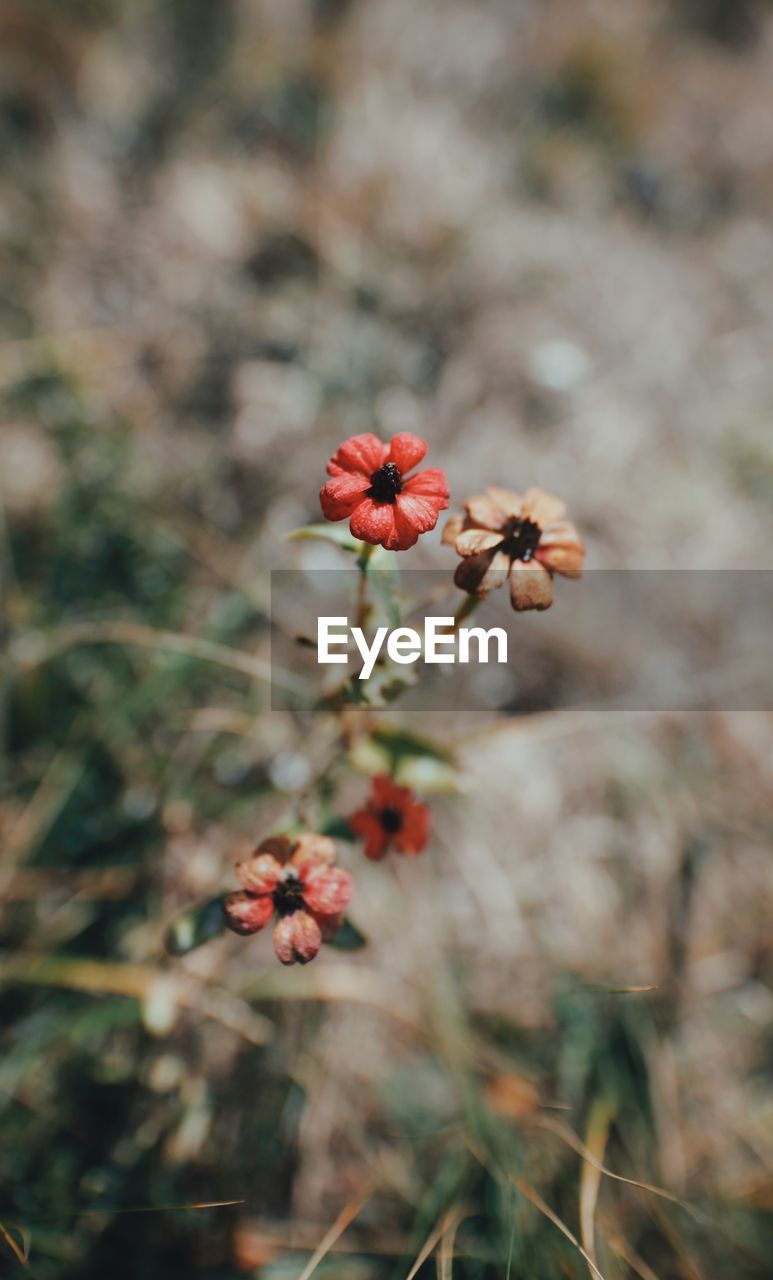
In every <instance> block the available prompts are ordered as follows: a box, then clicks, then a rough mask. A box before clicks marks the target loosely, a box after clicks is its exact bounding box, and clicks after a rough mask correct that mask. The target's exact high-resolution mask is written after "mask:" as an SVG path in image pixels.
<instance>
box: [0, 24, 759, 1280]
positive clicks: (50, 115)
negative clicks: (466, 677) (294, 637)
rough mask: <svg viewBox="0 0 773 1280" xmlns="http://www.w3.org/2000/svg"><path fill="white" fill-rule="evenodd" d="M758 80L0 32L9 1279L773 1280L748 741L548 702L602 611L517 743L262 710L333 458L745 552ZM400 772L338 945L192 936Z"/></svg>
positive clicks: (468, 30) (550, 666)
mask: <svg viewBox="0 0 773 1280" xmlns="http://www.w3.org/2000/svg"><path fill="white" fill-rule="evenodd" d="M772 76H773V11H772V10H771V6H770V5H769V4H768V3H767V2H766V0H673V2H672V3H659V2H658V0H628V3H626V4H620V3H619V2H616V0H477V2H476V3H474V4H473V3H470V2H469V0H467V2H465V0H422V2H421V3H418V4H417V3H416V0H411V2H409V0H217V3H208V2H207V0H131V3H130V2H129V0H101V2H99V3H98V2H97V0H68V3H67V4H65V5H63V4H61V3H54V0H4V3H3V6H2V10H1V11H0V255H1V262H2V270H1V271H0V338H1V339H2V341H1V342H0V384H1V385H2V397H3V413H2V421H1V422H0V499H1V501H2V519H1V520H0V583H1V584H2V599H3V609H2V619H1V622H0V627H1V628H2V635H3V659H2V667H1V668H0V711H1V723H2V742H1V744H0V745H1V747H2V755H1V756H0V851H1V852H0V1274H2V1275H6V1274H7V1275H9V1276H12V1275H16V1274H19V1275H22V1274H24V1271H25V1270H27V1271H28V1272H29V1274H30V1275H32V1276H34V1277H39V1278H40V1280H54V1278H59V1277H62V1278H63V1280H65V1278H66V1280H69V1278H70V1277H72V1278H73V1280H97V1277H99V1278H100V1280H101V1278H103V1277H105V1276H110V1277H117V1278H119V1280H120V1278H122V1277H127V1278H128V1277H132V1278H134V1277H142V1280H154V1277H161V1276H163V1277H164V1278H165V1280H177V1278H178V1277H180V1280H182V1277H187V1276H190V1275H197V1276H198V1275H200V1276H202V1277H207V1280H225V1278H227V1277H236V1276H242V1275H246V1276H255V1277H259V1278H260V1280H291V1278H293V1280H294V1278H297V1277H301V1276H302V1277H304V1280H306V1278H307V1277H308V1276H310V1275H312V1274H316V1275H319V1276H320V1277H328V1278H332V1280H400V1278H402V1280H406V1278H407V1277H408V1276H414V1275H418V1276H420V1277H421V1278H425V1277H434V1276H437V1277H438V1280H501V1278H504V1280H509V1278H511V1277H512V1280H516V1278H519V1280H559V1278H560V1277H582V1276H587V1275H593V1276H598V1275H601V1276H603V1277H604V1278H605V1280H627V1278H628V1277H634V1276H638V1277H641V1278H642V1280H653V1277H656V1278H657V1280H725V1278H727V1280H731V1278H732V1280H737V1278H739V1277H748V1278H749V1280H762V1278H763V1277H765V1276H769V1275H770V1259H771V1257H772V1256H773V1227H772V1226H771V1208H773V1188H772V1187H771V1182H770V1178H769V1176H768V1175H767V1174H766V1170H767V1171H769V1169H770V1164H771V1155H772V1154H773V1055H772V1053H771V1050H772V1049H773V1033H772V1031H771V1008H772V1007H773V995H772V994H771V990H770V979H771V969H772V967H773V957H772V954H771V952H772V948H773V942H772V939H773V933H772V931H771V919H772V917H771V909H770V908H771V883H772V881H771V875H770V843H771V831H772V829H773V816H772V812H771V803H770V798H771V787H772V784H773V722H772V721H771V716H770V715H769V714H766V713H762V712H757V713H755V712H745V713H729V712H727V713H723V714H718V713H717V714H712V715H710V716H709V715H685V714H681V715H680V714H669V715H656V714H654V713H652V714H648V713H646V712H638V713H623V712H613V711H608V712H593V713H590V712H587V713H583V712H580V711H571V712H569V711H563V710H561V709H560V707H561V703H562V701H563V700H564V698H565V696H566V692H567V690H571V688H572V681H573V680H574V679H576V678H577V679H579V678H580V676H579V675H578V674H577V673H578V672H579V673H580V674H581V668H582V664H583V662H585V661H587V660H588V655H587V654H585V655H583V654H577V653H574V652H573V648H572V631H571V608H570V605H571V596H572V594H573V593H574V592H577V591H580V590H582V585H581V584H580V585H578V586H575V585H569V586H566V585H565V587H564V590H563V592H562V593H561V595H560V603H563V604H564V605H565V607H566V616H567V628H566V631H565V633H564V635H563V637H562V639H561V641H560V642H558V641H557V642H556V643H555V644H553V645H552V646H551V647H550V648H549V650H548V651H547V652H546V654H545V659H544V661H545V668H544V674H543V676H542V677H541V683H540V689H539V696H538V697H537V698H536V699H535V700H534V703H533V705H530V703H529V700H528V698H526V699H525V700H524V703H523V705H522V707H521V710H522V711H524V712H531V714H524V715H522V716H520V717H510V718H503V719H491V720H490V721H486V720H485V718H482V717H467V716H464V715H461V714H460V715H458V716H456V717H454V718H452V719H451V720H450V721H446V722H444V723H443V725H442V726H438V725H436V724H434V723H433V720H432V717H424V718H422V717H419V716H418V715H413V716H410V717H407V718H405V719H404V720H403V721H401V720H400V717H399V713H397V712H395V711H390V712H389V713H384V714H380V713H370V714H367V713H366V714H365V715H364V716H360V717H359V718H357V719H356V721H355V720H352V721H346V722H345V723H344V725H343V730H344V732H343V734H342V732H341V729H342V726H341V723H340V722H339V721H338V720H336V719H334V718H333V717H332V716H328V715H312V714H305V715H297V714H296V715H293V714H291V713H289V712H280V711H274V712H271V711H269V710H268V692H267V679H266V676H267V671H268V658H269V643H268V640H269V629H268V620H267V609H268V595H269V579H268V571H269V570H270V569H271V568H277V567H308V566H312V567H318V566H319V565H320V564H326V563H329V564H335V563H340V560H339V559H338V558H337V557H338V552H337V551H336V550H335V548H332V547H322V548H319V547H317V546H316V545H314V544H287V543H285V542H283V538H284V535H285V534H287V533H288V532H289V531H290V530H292V529H293V528H294V527H295V526H297V525H299V524H304V523H308V522H310V521H316V520H318V519H319V509H318V503H317V492H318V489H319V487H320V485H321V483H322V482H323V478H324V463H325V460H326V458H327V457H328V456H329V454H330V453H331V452H332V451H333V450H334V448H335V447H336V445H337V444H338V442H339V441H340V440H341V439H343V438H344V437H346V436H348V435H350V434H353V433H355V432H358V431H369V430H375V431H378V432H380V433H383V434H385V435H386V434H389V433H391V432H394V431H397V430H415V431H418V432H419V433H420V434H422V435H424V436H425V437H426V438H427V439H428V440H429V442H430V447H431V462H432V463H433V464H434V465H441V466H443V467H444V468H445V469H446V471H447V473H448V476H449V480H450V483H451V488H452V495H453V497H454V498H455V499H456V500H457V501H461V499H462V498H463V497H464V496H466V495H467V493H469V492H478V491H480V489H481V488H482V487H483V486H484V485H485V484H486V483H490V482H492V481H494V482H497V483H501V484H507V485H509V486H511V487H513V488H520V487H525V486H526V485H528V484H533V483H538V484H541V485H543V486H544V487H546V488H548V489H552V490H555V491H556V492H558V493H560V494H562V496H564V497H565V498H566V499H567V501H568V503H569V506H570V510H571V514H572V516H573V517H574V519H575V520H576V521H577V523H578V525H579V526H580V528H581V530H582V533H583V536H584V537H585V539H586V542H587V545H588V553H589V564H591V565H592V566H594V567H597V568H605V567H615V568H617V567H624V568H640V567H647V568H661V569H666V568H690V569H707V568H708V569H712V568H713V569H716V568H723V569H732V568H737V567H742V568H749V569H751V568H771V567H772V566H771V551H770V547H771V544H772V543H773V434H772V433H771V426H770V423H771V410H772V409H773V362H771V359H770V352H771V349H773V288H772V287H771V280H772V279H773V274H772V273H773V165H772V164H771V155H772V154H773V113H771V109H770V101H771V100H770V85H771V78H772ZM409 555H410V556H411V564H412V565H413V566H414V567H418V566H428V567H434V568H440V567H443V566H445V565H448V566H449V569H450V563H451V562H450V559H449V558H450V552H449V551H448V549H446V548H441V547H440V544H439V534H438V533H437V532H436V533H435V534H433V535H429V536H427V537H426V538H424V539H423V540H422V543H421V545H420V546H419V547H417V548H416V549H415V551H413V552H411V553H409ZM326 557H327V559H326ZM527 625H528V620H525V621H524V626H527ZM730 676H731V677H732V672H731V673H730ZM390 765H394V766H396V767H398V769H399V772H400V776H401V777H402V778H404V779H405V780H406V781H409V782H411V783H412V784H413V785H415V786H416V788H417V789H418V790H419V791H420V792H421V793H422V794H423V795H424V796H425V797H427V798H429V801H430V803H431V805H432V811H433V818H434V837H433V840H432V843H431V846H430V848H429V849H428V851H427V853H426V854H425V855H424V857H423V858H421V859H418V860H411V861H402V860H401V861H400V865H397V866H393V865H392V864H391V863H390V864H385V865H380V866H374V865H370V864H369V865H363V862H364V860H363V859H362V855H361V853H360V850H359V848H358V846H356V845H353V844H351V843H346V842H345V841H344V842H342V851H341V862H342V865H345V866H347V867H348V868H349V869H350V870H353V871H354V872H355V874H356V880H357V889H356V899H355V902H354V904H353V907H352V920H353V923H354V925H356V929H354V930H352V934H353V935H354V937H353V939H352V937H350V938H349V943H350V945H352V946H353V947H354V946H355V945H356V943H357V941H358V940H359V941H360V942H364V945H361V946H359V949H353V950H351V951H349V952H345V951H344V950H342V949H338V950H334V949H331V948H325V949H324V954H322V955H321V956H320V957H319V958H318V959H317V960H316V961H315V962H314V964H312V965H310V966H308V967H307V968H304V969H300V968H296V969H291V970H282V969H280V967H279V966H278V965H277V964H276V962H275V961H274V958H273V954H272V951H271V944H270V939H269V938H268V937H264V936H260V937H257V938H254V939H240V938H236V937H230V936H229V937H228V938H224V937H221V936H217V937H213V938H211V940H209V941H206V942H204V941H202V940H203V939H204V938H205V937H206V936H207V934H208V933H209V932H213V933H214V932H216V926H215V925H213V917H212V914H211V912H210V914H209V915H208V914H207V910H206V909H205V910H203V911H200V912H199V913H198V914H196V915H194V916H192V917H187V918H184V919H183V921H182V924H180V913H185V912H188V911H190V909H191V907H192V906H193V905H195V904H198V903H207V902H208V901H210V900H211V899H213V898H214V897H216V895H218V894H220V893H222V892H224V891H225V890H227V889H229V888H230V887H231V886H232V881H233V871H232V868H233V862H234V859H235V858H236V857H237V856H239V855H240V854H242V853H243V852H244V850H245V849H249V848H250V847H251V845H252V844H253V843H254V841H255V839H256V838H257V837H258V836H263V835H265V834H268V833H269V832H271V831H272V830H274V829H276V828H277V827H281V826H282V825H283V824H286V823H287V822H288V821H290V820H292V819H293V818H294V817H295V816H296V815H297V814H298V813H300V815H301V816H302V818H303V819H304V821H307V822H309V823H312V824H321V823H323V822H324V823H326V824H327V825H328V827H329V829H331V830H337V831H340V834H342V835H345V834H346V830H345V824H341V823H340V816H341V815H346V814H347V813H350V812H351V811H352V810H353V809H354V808H356V807H358V806H359V805H360V804H361V802H362V799H363V796H364V794H365V792H366V788H367V776H366V775H367V773H368V772H370V771H374V770H377V769H383V768H385V767H389V766H390ZM337 821H338V827H336V822H337ZM393 861H395V860H393ZM215 914H216V913H215ZM186 919H187V923H186ZM175 921H177V922H178V924H177V926H175V927H176V928H177V934H176V937H177V939H178V943H179V945H178V951H180V952H185V954H180V955H177V956H174V955H170V954H169V953H168V949H167V946H166V944H165V939H166V938H167V935H168V930H169V928H170V924H172V925H174V922H175ZM191 921H193V923H191ZM186 928H187V929H188V932H189V933H190V932H191V930H192V931H193V933H194V934H195V935H196V936H195V937H193V938H189V939H188V942H189V943H190V942H191V941H196V942H198V941H202V945H201V946H197V947H195V948H193V947H192V948H191V949H190V950H188V944H187V943H185V942H184V940H183V941H180V935H181V933H184V932H185V929H186ZM357 931H359V935H360V936H359V938H358V934H357ZM602 1166H603V1168H604V1169H608V1170H610V1171H611V1172H612V1173H613V1174H615V1175H617V1177H616V1178H615V1177H610V1176H608V1174H607V1173H602V1172H601V1168H602ZM620 1179H622V1180H620ZM625 1179H629V1180H630V1179H633V1180H635V1181H637V1182H639V1183H647V1184H655V1185H656V1186H657V1187H658V1188H663V1189H665V1190H666V1191H667V1193H668V1195H667V1196H664V1195H659V1194H656V1192H654V1191H653V1190H651V1189H646V1188H642V1187H640V1186H633V1185H631V1183H630V1182H628V1181H625ZM225 1201H228V1202H238V1203H230V1204H220V1203H219V1202H225ZM202 1205H203V1206H208V1207H198V1206H202Z"/></svg>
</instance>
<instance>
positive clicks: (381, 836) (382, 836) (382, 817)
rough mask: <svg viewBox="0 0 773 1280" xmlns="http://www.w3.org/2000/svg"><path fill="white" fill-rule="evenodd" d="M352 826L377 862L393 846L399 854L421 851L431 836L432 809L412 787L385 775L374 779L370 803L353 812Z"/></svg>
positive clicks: (369, 855) (370, 856) (370, 855)
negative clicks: (430, 810)
mask: <svg viewBox="0 0 773 1280" xmlns="http://www.w3.org/2000/svg"><path fill="white" fill-rule="evenodd" d="M349 826H350V827H351V829H352V831H353V832H354V834H355V835H356V836H361V837H362V839H363V840H364V841H365V856H366V858H373V859H374V860H376V861H377V860H378V859H379V858H383V857H384V854H385V853H386V852H387V850H388V849H389V848H390V846H394V848H395V849H397V851H398V853H406V854H416V853H421V852H422V850H423V849H424V848H425V847H426V844H427V840H428V838H429V809H428V808H427V806H426V805H425V804H419V802H418V801H417V800H416V798H415V796H414V794H413V792H412V791H411V788H410V787H399V786H398V785H397V783H396V782H395V781H394V780H393V779H392V778H390V777H388V776H387V775H386V774H384V775H382V776H381V777H378V778H374V779H373V783H372V786H371V792H370V799H369V800H368V803H367V805H366V806H365V808H364V809H359V810H358V811H357V813H353V814H352V816H351V818H350V819H349Z"/></svg>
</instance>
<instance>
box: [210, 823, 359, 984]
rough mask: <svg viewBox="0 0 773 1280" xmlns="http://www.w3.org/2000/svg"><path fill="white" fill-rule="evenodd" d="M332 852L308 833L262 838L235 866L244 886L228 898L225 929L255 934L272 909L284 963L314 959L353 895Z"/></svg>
mask: <svg viewBox="0 0 773 1280" xmlns="http://www.w3.org/2000/svg"><path fill="white" fill-rule="evenodd" d="M335 856H336V850H335V845H334V844H333V841H332V840H330V839H328V837H327V836H318V835H316V834H315V833H314V832H311V831H306V832H304V833H303V835H300V836H298V838H297V840H291V839H290V838H289V837H288V836H270V837H269V838H268V840H264V841H263V842H262V844H259V845H258V847H257V849H256V850H255V853H254V854H253V855H252V857H251V858H250V859H248V861H247V862H238V863H237V864H236V874H237V876H238V877H239V879H240V880H241V882H242V884H243V886H244V888H243V890H242V891H241V892H237V893H232V894H229V896H228V897H227V898H226V901H225V914H226V923H227V924H228V927H229V929H232V930H233V931H234V933H242V934H248V933H257V932H258V930H259V929H263V928H265V926H266V925H267V924H268V923H269V922H270V920H271V919H272V918H273V916H274V913H276V915H277V922H276V926H275V928H274V950H275V951H276V954H277V956H278V958H279V959H280V960H281V961H282V964H294V963H295V961H296V960H297V961H299V962H300V963H301V964H307V963H308V961H309V960H313V959H314V957H315V955H316V954H317V952H318V951H319V948H320V943H321V942H322V941H323V940H324V941H327V940H328V939H329V938H332V937H334V936H335V934H336V933H337V931H338V929H339V928H340V926H341V924H342V923H343V913H344V911H345V909H346V907H347V906H348V905H349V902H350V900H351V896H352V888H353V886H352V877H351V876H350V875H349V873H348V871H340V870H339V869H338V868H337V867H333V865H332V864H333V862H334V861H335Z"/></svg>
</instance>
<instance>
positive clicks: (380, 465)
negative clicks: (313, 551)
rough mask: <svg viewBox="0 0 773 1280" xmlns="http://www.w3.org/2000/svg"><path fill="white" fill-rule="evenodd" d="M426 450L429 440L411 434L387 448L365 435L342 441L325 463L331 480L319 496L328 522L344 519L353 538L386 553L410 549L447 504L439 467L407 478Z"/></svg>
mask: <svg viewBox="0 0 773 1280" xmlns="http://www.w3.org/2000/svg"><path fill="white" fill-rule="evenodd" d="M426 452H427V442H426V441H425V440H422V439H420V437H419V436H414V435H412V434H411V432H410V431H401V432H400V433H399V435H396V436H392V439H391V440H390V442H389V444H385V443H384V441H383V440H379V438H378V436H373V435H367V434H366V435H361V436H352V437H351V438H350V439H349V440H345V441H344V443H343V444H342V445H340V446H339V448H338V449H337V451H336V452H335V453H334V454H333V456H332V458H331V459H330V461H329V462H328V464H327V473H328V475H329V476H330V479H329V480H328V482H327V484H326V485H325V486H324V488H323V489H321V491H320V495H319V500H320V502H321V504H322V510H323V512H324V514H325V517H326V519H328V520H346V519H348V520H349V528H350V529H351V531H352V534H353V536H354V537H355V538H360V539H361V540H362V541H363V542H370V543H373V544H377V545H380V546H382V547H386V549H387V550H388V551H405V550H407V548H408V547H412V546H413V544H414V543H415V542H416V541H417V539H418V537H419V534H420V533H427V532H428V531H429V530H430V529H434V527H435V525H436V524H437V520H438V515H439V514H440V512H441V511H444V510H445V508H446V507H447V506H448V484H447V482H446V478H445V475H444V474H443V472H442V471H440V470H439V469H438V468H437V467H427V468H426V470H424V471H419V472H417V474H416V475H413V476H408V472H409V471H412V470H413V468H414V467H415V466H416V465H417V464H418V463H419V462H421V460H422V458H423V457H424V455H425V453H426Z"/></svg>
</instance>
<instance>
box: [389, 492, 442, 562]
mask: <svg viewBox="0 0 773 1280" xmlns="http://www.w3.org/2000/svg"><path fill="white" fill-rule="evenodd" d="M439 514H440V505H439V502H438V500H437V499H436V498H420V497H415V496H414V495H413V494H410V493H405V492H403V493H399V494H398V495H397V497H396V498H395V529H396V530H397V539H398V541H397V545H396V547H395V550H397V551H405V550H407V548H408V547H412V546H413V544H414V543H415V542H416V540H417V539H418V537H419V534H420V533H428V532H429V530H430V529H434V528H435V525H436V524H437V521H438V516H439Z"/></svg>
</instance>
